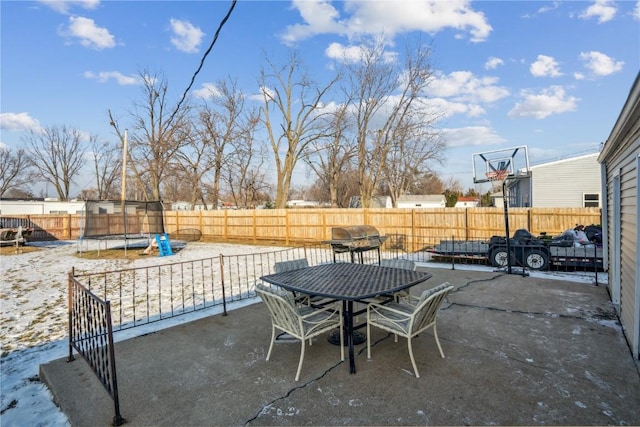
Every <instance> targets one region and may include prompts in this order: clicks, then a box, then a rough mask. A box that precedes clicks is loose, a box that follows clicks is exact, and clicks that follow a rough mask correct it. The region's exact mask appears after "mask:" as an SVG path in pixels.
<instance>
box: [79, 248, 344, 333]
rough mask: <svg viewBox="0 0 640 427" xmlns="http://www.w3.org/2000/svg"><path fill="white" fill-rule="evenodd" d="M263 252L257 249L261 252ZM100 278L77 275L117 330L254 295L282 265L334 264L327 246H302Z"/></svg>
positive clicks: (224, 307) (106, 273) (112, 273)
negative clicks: (107, 306) (293, 261)
mask: <svg viewBox="0 0 640 427" xmlns="http://www.w3.org/2000/svg"><path fill="white" fill-rule="evenodd" d="M257 248H259V247H257ZM264 249H265V251H264V252H254V253H249V254H240V255H223V254H220V255H217V256H214V257H211V258H205V259H199V260H194V261H184V262H177V263H168V264H162V265H157V266H152V267H139V268H129V269H122V270H113V271H104V272H99V273H82V274H77V273H73V277H74V278H75V279H76V280H77V281H79V282H80V283H82V284H83V285H84V286H85V287H86V288H87V289H89V290H90V291H91V292H92V293H93V294H95V295H97V296H98V297H99V298H101V299H102V300H104V301H109V302H110V303H111V310H112V316H113V328H114V330H115V331H119V330H123V329H128V328H133V327H136V326H140V325H145V324H148V323H152V322H156V321H160V320H163V319H167V318H170V317H174V316H179V315H182V314H186V313H191V312H195V311H199V310H204V309H207V308H210V307H213V306H222V310H223V313H224V314H225V315H226V314H227V304H228V303H230V302H234V301H239V300H243V299H247V298H252V297H254V296H255V283H256V281H258V280H259V278H260V276H264V275H266V274H270V273H273V265H274V264H275V263H276V262H279V261H286V260H290V259H297V258H306V259H307V260H308V261H309V263H310V264H311V265H314V264H319V263H323V262H332V261H333V253H332V251H331V248H330V247H329V246H328V245H318V246H304V247H296V248H286V249H282V250H276V251H274V250H272V249H270V248H266V247H265V248H264Z"/></svg>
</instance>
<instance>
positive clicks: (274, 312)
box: [256, 283, 344, 381]
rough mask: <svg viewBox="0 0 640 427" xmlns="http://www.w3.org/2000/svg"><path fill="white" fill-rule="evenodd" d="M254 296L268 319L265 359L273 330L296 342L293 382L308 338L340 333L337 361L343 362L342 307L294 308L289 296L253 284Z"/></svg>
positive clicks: (269, 352)
mask: <svg viewBox="0 0 640 427" xmlns="http://www.w3.org/2000/svg"><path fill="white" fill-rule="evenodd" d="M256 293H257V294H258V295H260V298H262V301H263V302H264V303H265V305H266V306H267V309H268V310H269V313H270V315H271V342H270V344H269V351H268V352H267V359H266V360H269V358H270V357H271V350H273V343H274V342H275V340H276V329H278V330H279V331H282V332H285V333H287V334H289V335H291V336H293V337H295V338H297V339H299V340H300V344H301V348H300V361H299V362H298V370H297V371H296V377H295V380H296V381H298V379H299V378H300V370H301V369H302V362H303V361H304V352H305V348H306V341H307V340H309V345H311V344H312V338H313V337H315V336H318V335H320V334H323V333H325V332H328V331H332V330H334V329H336V328H338V329H339V331H340V358H341V360H344V332H343V328H342V306H341V305H339V304H333V305H328V306H325V307H322V308H315V307H310V306H304V307H301V306H298V305H296V302H295V299H294V298H293V295H292V293H291V292H288V291H284V290H280V289H275V288H271V287H269V286H265V285H263V284H261V283H258V284H256Z"/></svg>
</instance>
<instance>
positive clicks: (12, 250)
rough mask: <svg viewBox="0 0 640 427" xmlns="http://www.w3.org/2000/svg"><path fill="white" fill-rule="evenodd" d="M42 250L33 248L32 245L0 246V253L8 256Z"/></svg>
mask: <svg viewBox="0 0 640 427" xmlns="http://www.w3.org/2000/svg"><path fill="white" fill-rule="evenodd" d="M40 250H42V249H41V248H35V247H33V246H18V247H17V248H16V247H15V246H13V245H12V246H0V255H2V256H8V255H19V254H26V253H29V252H37V251H40Z"/></svg>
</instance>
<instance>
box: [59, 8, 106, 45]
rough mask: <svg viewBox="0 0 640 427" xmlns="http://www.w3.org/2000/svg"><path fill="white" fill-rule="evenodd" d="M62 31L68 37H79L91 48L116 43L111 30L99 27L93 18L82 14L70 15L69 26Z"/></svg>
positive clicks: (81, 41) (82, 43)
mask: <svg viewBox="0 0 640 427" xmlns="http://www.w3.org/2000/svg"><path fill="white" fill-rule="evenodd" d="M60 33H61V35H63V36H66V37H71V38H77V39H79V41H80V44H81V45H82V46H84V47H88V48H90V49H95V50H102V49H106V48H112V47H114V46H115V45H116V43H115V40H114V37H113V36H112V35H111V34H110V33H109V30H107V29H106V28H101V27H98V26H97V25H96V23H95V22H94V21H93V19H89V18H83V17H82V16H70V17H69V26H68V27H67V28H66V29H63V30H62V31H61V32H60Z"/></svg>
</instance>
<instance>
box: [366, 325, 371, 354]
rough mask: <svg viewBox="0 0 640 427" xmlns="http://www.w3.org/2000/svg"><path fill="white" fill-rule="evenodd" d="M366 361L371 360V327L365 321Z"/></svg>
mask: <svg viewBox="0 0 640 427" xmlns="http://www.w3.org/2000/svg"><path fill="white" fill-rule="evenodd" d="M367 359H371V326H370V325H369V319H367Z"/></svg>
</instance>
